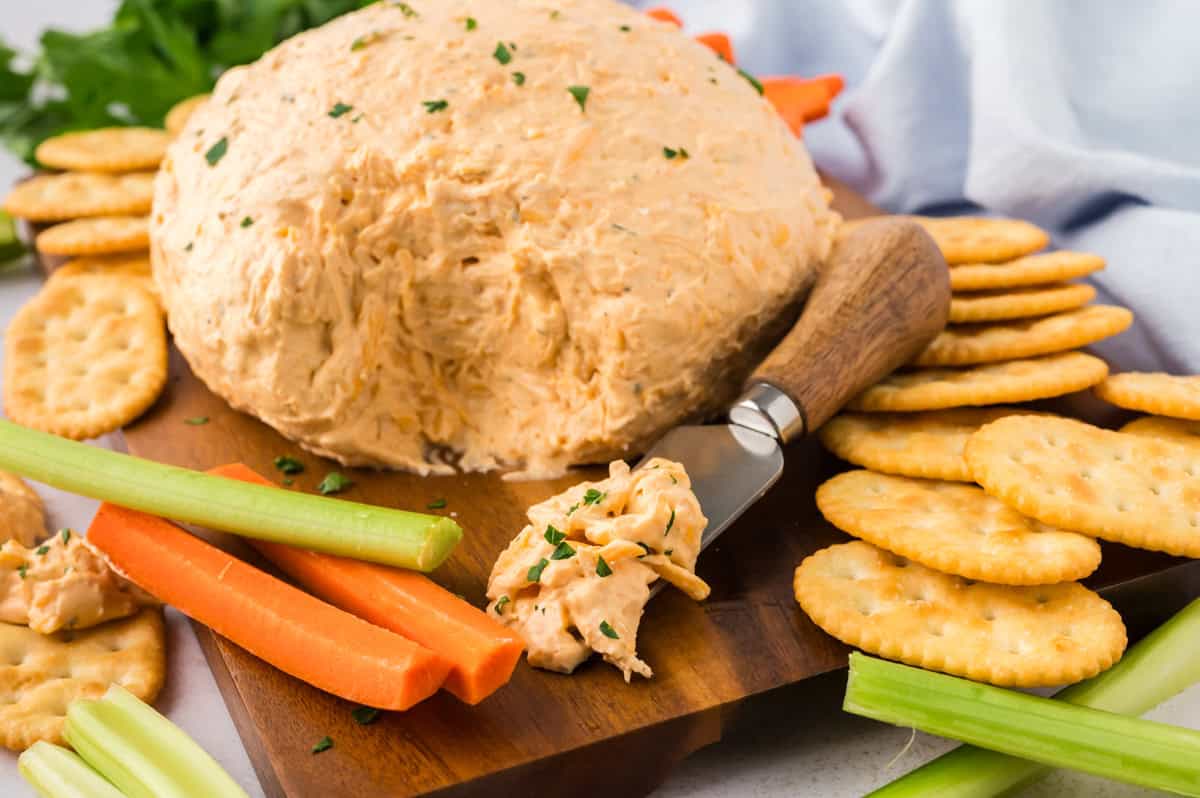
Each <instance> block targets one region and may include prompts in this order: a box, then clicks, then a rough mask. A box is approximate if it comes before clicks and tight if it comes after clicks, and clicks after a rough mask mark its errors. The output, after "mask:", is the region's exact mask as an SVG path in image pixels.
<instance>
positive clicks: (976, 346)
mask: <svg viewBox="0 0 1200 798" xmlns="http://www.w3.org/2000/svg"><path fill="white" fill-rule="evenodd" d="M1132 323H1133V314H1132V313H1131V312H1130V311H1128V310H1127V309H1125V308H1119V307H1115V306H1113V305H1089V306H1088V307H1085V308H1079V309H1078V310H1069V311H1067V312H1065V313H1056V314H1054V315H1053V316H1043V317H1042V318H1038V319H1019V320H1015V321H1003V322H995V323H992V324H966V325H961V326H951V327H947V328H946V329H945V330H943V331H942V332H940V333H938V335H937V337H936V338H934V339H933V341H931V342H930V344H929V346H927V347H926V348H925V350H924V351H923V352H921V354H919V355H917V357H916V359H915V360H913V364H914V365H917V366H969V365H974V364H977V363H997V362H1000V361H1004V360H1015V359H1018V358H1025V357H1037V356H1038V355H1048V354H1052V353H1054V352H1066V351H1067V350H1070V349H1078V348H1079V347H1082V346H1087V345H1088V344H1094V343H1096V342H1097V341H1101V340H1104V339H1105V338H1109V337H1111V336H1114V335H1117V334H1118V333H1122V332H1124V331H1125V330H1126V328H1128V327H1129V325H1130V324H1132Z"/></svg>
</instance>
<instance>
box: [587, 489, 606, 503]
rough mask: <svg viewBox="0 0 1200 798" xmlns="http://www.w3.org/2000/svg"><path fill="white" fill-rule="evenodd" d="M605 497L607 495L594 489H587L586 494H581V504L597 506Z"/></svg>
mask: <svg viewBox="0 0 1200 798" xmlns="http://www.w3.org/2000/svg"><path fill="white" fill-rule="evenodd" d="M607 495H608V494H607V493H601V492H600V491H598V490H596V489H595V488H588V489H587V492H586V493H584V494H583V503H584V504H599V503H600V502H602V501H604V497H605V496H607Z"/></svg>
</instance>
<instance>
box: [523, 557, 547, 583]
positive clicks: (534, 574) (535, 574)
mask: <svg viewBox="0 0 1200 798" xmlns="http://www.w3.org/2000/svg"><path fill="white" fill-rule="evenodd" d="M549 564H550V561H549V560H547V559H546V558H545V557H543V558H542V559H540V560H538V561H537V565H533V566H530V568H529V573H527V574H525V578H526V579H528V580H529V581H530V582H540V581H541V579H542V571H544V570H546V566H547V565H549Z"/></svg>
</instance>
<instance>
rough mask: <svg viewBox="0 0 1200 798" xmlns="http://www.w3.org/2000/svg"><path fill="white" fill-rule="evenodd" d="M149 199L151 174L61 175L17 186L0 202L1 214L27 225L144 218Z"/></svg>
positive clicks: (151, 191) (33, 180) (84, 173)
mask: <svg viewBox="0 0 1200 798" xmlns="http://www.w3.org/2000/svg"><path fill="white" fill-rule="evenodd" d="M153 199H154V174H153V173H151V172H135V173H133V174H128V175H105V174H93V173H90V172H65V173H63V174H57V175H39V176H37V177H34V178H31V179H29V180H26V181H25V182H23V183H18V184H17V185H16V187H15V188H13V190H12V191H11V192H9V194H8V196H7V197H5V198H4V210H6V211H8V212H9V213H10V214H12V215H13V216H18V217H20V218H22V219H29V220H30V221H35V222H59V221H63V220H64V219H78V218H80V217H84V216H126V215H138V214H147V213H149V212H150V205H151V202H152V200H153Z"/></svg>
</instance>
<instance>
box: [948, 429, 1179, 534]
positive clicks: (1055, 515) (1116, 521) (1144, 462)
mask: <svg viewBox="0 0 1200 798" xmlns="http://www.w3.org/2000/svg"><path fill="white" fill-rule="evenodd" d="M965 456H966V459H967V466H968V467H969V468H970V469H971V474H972V475H973V476H974V477H975V480H976V481H977V482H978V483H979V484H980V485H982V486H983V489H984V490H986V491H987V492H988V493H989V494H991V495H992V496H995V497H996V498H998V499H1000V500H1001V501H1003V502H1004V503H1005V504H1008V505H1009V506H1010V507H1013V508H1015V509H1016V510H1018V511H1020V512H1022V513H1024V514H1025V515H1028V516H1031V517H1033V518H1036V519H1038V520H1039V521H1041V522H1042V523H1045V524H1050V525H1052V526H1057V527H1060V528H1062V529H1070V530H1072V531H1075V532H1081V533H1083V534H1085V535H1091V536H1093V537H1098V538H1103V539H1105V540H1112V541H1115V542H1117V543H1124V544H1125V545H1127V546H1136V547H1138V548H1142V549H1153V550H1155V551H1165V552H1167V553H1168V554H1175V555H1182V556H1185V557H1200V449H1198V448H1197V447H1195V446H1189V445H1187V444H1183V443H1176V442H1175V441H1169V440H1158V439H1156V438H1149V437H1143V436H1140V435H1128V434H1126V433H1123V432H1113V431H1112V430H1106V429H1100V428H1099V427H1093V426H1092V425H1090V424H1085V423H1083V422H1082V421H1075V420H1074V419H1069V418H1057V417H1035V416H1009V417H1008V418H1002V419H1000V420H999V421H994V422H992V423H991V424H988V425H987V426H985V427H983V428H982V429H980V430H979V432H977V433H975V434H974V435H972V436H971V440H969V441H967V448H966V451H965Z"/></svg>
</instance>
